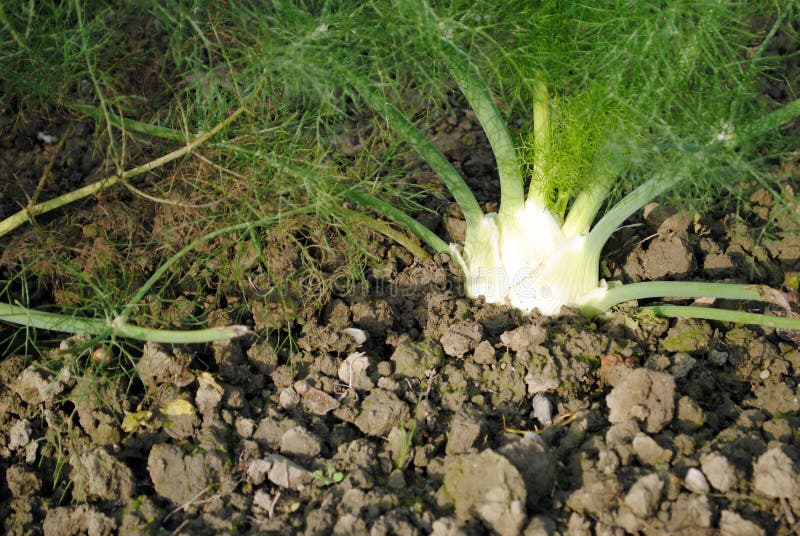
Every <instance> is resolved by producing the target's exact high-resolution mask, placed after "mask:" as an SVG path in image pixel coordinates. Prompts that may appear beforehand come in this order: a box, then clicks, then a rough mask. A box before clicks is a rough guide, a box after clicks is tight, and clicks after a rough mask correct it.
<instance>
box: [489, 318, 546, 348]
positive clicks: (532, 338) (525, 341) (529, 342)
mask: <svg viewBox="0 0 800 536" xmlns="http://www.w3.org/2000/svg"><path fill="white" fill-rule="evenodd" d="M546 340H547V332H545V330H544V328H543V327H541V326H536V325H534V324H528V325H526V326H520V327H518V328H516V329H513V330H511V331H506V332H505V333H503V334H502V335H500V342H502V343H503V344H505V345H506V346H508V347H509V348H511V350H512V351H514V352H519V351H521V350H526V349H528V348H530V347H531V346H539V345H541V344H542V343H543V342H544V341H546Z"/></svg>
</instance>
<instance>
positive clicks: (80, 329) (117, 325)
mask: <svg viewBox="0 0 800 536" xmlns="http://www.w3.org/2000/svg"><path fill="white" fill-rule="evenodd" d="M0 320H2V321H5V322H10V323H12V324H19V325H23V326H29V327H33V328H39V329H47V330H51V331H60V332H64V333H87V334H89V335H99V336H114V337H122V338H128V339H135V340H139V341H152V342H160V343H165V344H192V343H203V342H210V341H217V340H223V339H234V338H236V337H241V336H243V335H247V334H248V333H250V328H248V327H247V326H240V325H233V326H224V327H218V328H207V329H198V330H189V331H178V330H166V329H152V328H145V327H141V326H134V325H132V324H128V323H127V322H125V321H123V320H122V319H121V318H120V317H117V318H116V319H114V320H108V319H105V320H101V319H98V318H80V317H78V316H71V315H62V314H56V313H46V312H43V311H36V310H34V309H29V308H27V307H22V306H20V305H11V304H9V303H0Z"/></svg>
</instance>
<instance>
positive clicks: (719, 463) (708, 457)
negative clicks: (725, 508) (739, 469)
mask: <svg viewBox="0 0 800 536" xmlns="http://www.w3.org/2000/svg"><path fill="white" fill-rule="evenodd" d="M700 468H701V469H702V470H703V474H704V475H705V476H706V478H707V479H708V482H709V483H710V484H711V485H712V486H714V488H716V489H718V490H719V491H721V492H722V493H727V492H728V491H730V490H731V489H733V487H734V486H735V485H736V470H735V469H734V467H733V464H732V463H731V462H730V461H729V460H728V458H726V457H725V456H723V455H721V454H717V453H710V454H705V455H703V456H702V457H701V458H700Z"/></svg>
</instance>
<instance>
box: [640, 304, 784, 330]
mask: <svg viewBox="0 0 800 536" xmlns="http://www.w3.org/2000/svg"><path fill="white" fill-rule="evenodd" d="M642 310H643V311H652V312H654V313H655V314H657V315H659V316H666V317H669V318H701V319H704V320H720V321H723V322H735V323H737V324H757V325H760V326H767V327H770V328H777V329H792V330H800V318H788V317H783V316H773V315H765V314H760V313H748V312H743V311H730V310H728V309H714V308H711V307H696V306H688V305H652V306H649V307H642Z"/></svg>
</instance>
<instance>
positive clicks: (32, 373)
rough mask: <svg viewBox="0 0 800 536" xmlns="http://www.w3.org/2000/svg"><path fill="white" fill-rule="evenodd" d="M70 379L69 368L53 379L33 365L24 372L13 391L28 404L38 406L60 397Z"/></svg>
mask: <svg viewBox="0 0 800 536" xmlns="http://www.w3.org/2000/svg"><path fill="white" fill-rule="evenodd" d="M69 379H70V373H69V369H68V368H66V367H65V368H63V369H62V370H61V372H60V373H59V374H58V375H57V376H55V377H53V376H50V375H48V374H47V373H46V372H43V371H40V370H38V369H37V368H36V366H35V365H31V366H30V367H28V368H26V369H25V370H23V371H22V374H20V376H19V378H18V379H17V381H16V383H14V385H13V387H12V389H13V390H14V392H15V393H17V395H18V396H19V397H20V398H21V399H22V400H23V401H24V402H25V403H27V404H30V405H31V406H38V405H39V404H43V403H47V402H50V401H52V400H53V399H54V398H55V397H56V396H58V395H60V394H61V393H62V392H63V391H64V389H65V387H66V385H65V384H66V383H67V382H68V381H69Z"/></svg>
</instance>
